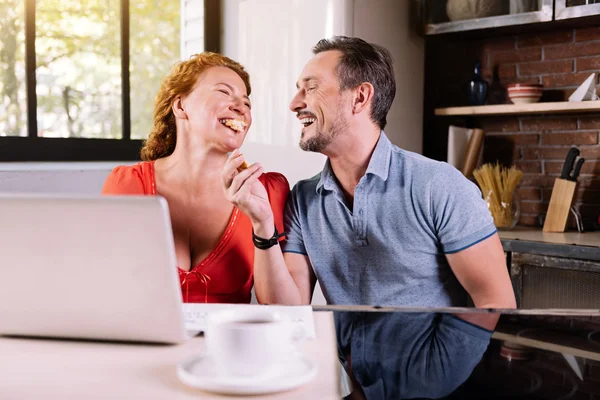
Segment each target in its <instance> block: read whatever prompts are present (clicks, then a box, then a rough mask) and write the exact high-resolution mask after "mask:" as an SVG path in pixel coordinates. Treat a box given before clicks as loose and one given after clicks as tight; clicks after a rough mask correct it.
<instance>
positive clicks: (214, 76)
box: [102, 52, 289, 303]
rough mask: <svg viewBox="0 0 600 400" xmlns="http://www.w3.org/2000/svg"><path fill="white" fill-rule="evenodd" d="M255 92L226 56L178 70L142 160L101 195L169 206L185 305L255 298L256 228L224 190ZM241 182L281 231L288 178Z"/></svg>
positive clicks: (253, 172)
mask: <svg viewBox="0 0 600 400" xmlns="http://www.w3.org/2000/svg"><path fill="white" fill-rule="evenodd" d="M250 92H251V88H250V82H249V76H248V73H247V72H246V71H245V70H244V68H243V67H242V66H241V65H240V64H238V63H237V62H235V61H233V60H231V59H229V58H227V57H224V56H222V55H219V54H215V53H209V52H205V53H202V54H199V55H196V56H194V57H192V58H191V59H189V60H187V61H183V62H180V63H178V64H177V65H176V66H175V67H174V69H173V72H172V73H171V75H170V76H168V77H167V78H166V79H165V80H164V81H163V83H162V85H161V88H160V90H159V92H158V95H157V98H156V102H155V106H154V126H153V128H152V131H151V133H150V135H149V137H148V139H147V140H146V142H145V143H144V146H143V148H142V152H141V155H142V160H143V161H142V162H140V163H138V164H135V165H132V166H119V167H116V168H115V169H114V170H113V171H112V172H111V174H110V175H109V176H108V178H107V180H106V182H105V184H104V187H103V190H102V193H103V194H111V195H124V194H131V195H160V196H163V197H164V198H165V199H166V200H167V202H168V204H169V209H170V213H171V223H172V226H173V237H174V240H175V250H176V254H177V263H178V270H179V278H180V282H181V289H182V294H183V300H184V302H207V303H249V302H250V299H251V289H252V285H253V274H252V272H253V260H254V244H253V241H252V224H251V222H250V219H249V217H248V216H246V215H244V214H243V213H241V212H240V211H239V210H238V209H237V208H236V207H234V206H233V205H232V204H231V203H230V202H229V201H227V199H226V198H225V194H224V192H223V188H222V184H221V173H222V170H223V166H224V165H225V162H226V160H227V158H228V153H233V154H235V156H237V158H238V159H239V160H240V163H241V162H243V155H241V154H240V153H239V151H238V150H237V149H239V148H240V146H241V145H242V143H243V142H244V138H245V136H246V132H247V131H248V128H249V127H250V124H251V123H252V115H251V112H250V100H249V98H248V96H249V95H250ZM244 166H245V165H244ZM236 175H239V177H238V180H239V179H242V180H244V181H249V182H252V181H255V182H254V184H253V185H251V186H252V187H253V188H255V189H257V190H252V192H253V193H249V195H251V196H254V195H255V193H254V192H257V193H258V195H259V196H260V195H263V194H264V195H265V196H268V200H269V203H270V206H271V208H272V210H273V213H274V215H275V216H276V217H275V226H276V228H277V229H278V230H279V232H282V231H283V221H282V220H283V209H284V205H285V201H286V198H287V195H288V193H289V184H288V182H287V180H286V178H285V177H284V176H283V175H281V174H277V173H266V174H265V173H263V171H262V167H261V166H260V165H259V164H258V163H256V164H253V165H251V166H250V167H248V168H247V169H243V170H242V169H241V168H240V171H239V172H236ZM260 183H262V185H260ZM257 185H258V187H257ZM265 192H266V193H265ZM149 245H151V244H149Z"/></svg>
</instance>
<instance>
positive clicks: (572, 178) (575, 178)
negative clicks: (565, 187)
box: [569, 157, 585, 182]
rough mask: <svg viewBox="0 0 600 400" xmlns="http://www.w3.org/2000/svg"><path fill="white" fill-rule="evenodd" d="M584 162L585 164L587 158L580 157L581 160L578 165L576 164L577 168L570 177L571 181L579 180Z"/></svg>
mask: <svg viewBox="0 0 600 400" xmlns="http://www.w3.org/2000/svg"><path fill="white" fill-rule="evenodd" d="M584 162H585V158H583V157H579V160H577V164H575V168H573V173H572V174H571V176H570V177H569V180H571V181H573V182H575V181H576V180H577V177H578V176H579V172H581V166H582V165H583V163H584Z"/></svg>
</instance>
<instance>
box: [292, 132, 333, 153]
mask: <svg viewBox="0 0 600 400" xmlns="http://www.w3.org/2000/svg"><path fill="white" fill-rule="evenodd" d="M332 141H333V136H331V135H327V134H324V133H323V132H317V135H316V136H315V137H311V138H310V139H308V140H306V141H303V140H302V139H300V148H301V149H302V150H304V151H312V152H313V153H320V152H322V151H323V150H325V148H326V147H327V146H329V143H331V142H332Z"/></svg>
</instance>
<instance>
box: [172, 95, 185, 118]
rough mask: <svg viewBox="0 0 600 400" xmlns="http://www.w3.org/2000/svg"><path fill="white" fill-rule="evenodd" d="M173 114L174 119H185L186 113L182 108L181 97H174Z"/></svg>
mask: <svg viewBox="0 0 600 400" xmlns="http://www.w3.org/2000/svg"><path fill="white" fill-rule="evenodd" d="M172 109H173V114H175V118H179V119H187V113H186V112H185V108H184V107H183V99H182V98H181V96H177V97H175V100H173V106H172Z"/></svg>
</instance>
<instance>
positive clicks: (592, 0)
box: [554, 0, 600, 20]
mask: <svg viewBox="0 0 600 400" xmlns="http://www.w3.org/2000/svg"><path fill="white" fill-rule="evenodd" d="M592 15H600V1H599V0H556V3H555V9H554V19H556V20H560V19H571V18H581V17H589V16H592Z"/></svg>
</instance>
